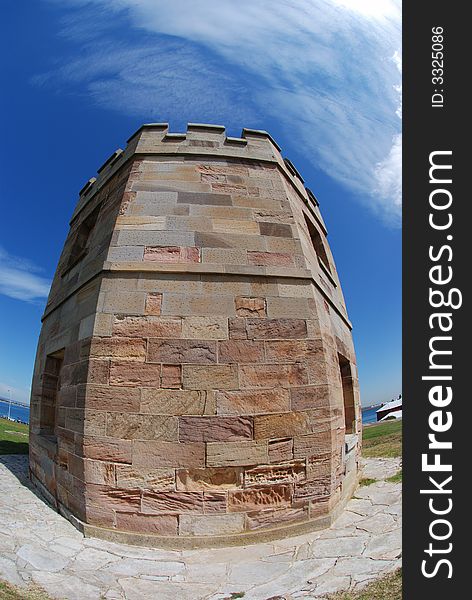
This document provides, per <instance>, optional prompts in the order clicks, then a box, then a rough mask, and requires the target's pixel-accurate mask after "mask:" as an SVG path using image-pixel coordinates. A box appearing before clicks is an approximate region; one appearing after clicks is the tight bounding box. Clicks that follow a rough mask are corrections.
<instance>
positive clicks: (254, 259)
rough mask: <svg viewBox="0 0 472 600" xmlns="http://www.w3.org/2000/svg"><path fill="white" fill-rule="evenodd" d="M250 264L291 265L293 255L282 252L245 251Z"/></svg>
mask: <svg viewBox="0 0 472 600" xmlns="http://www.w3.org/2000/svg"><path fill="white" fill-rule="evenodd" d="M247 255H248V256H247V258H248V262H249V264H250V265H264V266H270V267H274V266H277V267H278V266H280V267H293V266H294V261H293V256H292V255H291V254H288V253H284V252H254V251H250V252H248V253H247Z"/></svg>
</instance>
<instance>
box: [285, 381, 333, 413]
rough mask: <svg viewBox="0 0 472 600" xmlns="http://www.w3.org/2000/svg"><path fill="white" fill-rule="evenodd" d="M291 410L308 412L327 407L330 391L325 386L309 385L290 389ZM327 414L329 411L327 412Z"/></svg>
mask: <svg viewBox="0 0 472 600" xmlns="http://www.w3.org/2000/svg"><path fill="white" fill-rule="evenodd" d="M290 394H291V398H292V409H293V410H309V409H314V408H319V407H323V406H326V407H327V406H328V404H329V398H330V389H329V386H327V385H310V386H306V387H300V388H291V390H290ZM328 412H329V411H328Z"/></svg>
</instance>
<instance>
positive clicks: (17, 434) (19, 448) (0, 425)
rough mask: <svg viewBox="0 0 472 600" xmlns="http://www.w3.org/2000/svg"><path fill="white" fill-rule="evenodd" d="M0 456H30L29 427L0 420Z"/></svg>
mask: <svg viewBox="0 0 472 600" xmlns="http://www.w3.org/2000/svg"><path fill="white" fill-rule="evenodd" d="M0 454H28V425H23V424H22V423H15V422H13V421H8V419H0ZM0 598H1V596H0Z"/></svg>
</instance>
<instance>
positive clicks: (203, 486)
mask: <svg viewBox="0 0 472 600" xmlns="http://www.w3.org/2000/svg"><path fill="white" fill-rule="evenodd" d="M242 484H243V471H242V469H238V468H235V467H221V468H206V469H180V470H178V471H177V474H176V485H177V489H178V490H185V491H190V492H192V491H205V490H226V489H234V488H238V487H241V486H242Z"/></svg>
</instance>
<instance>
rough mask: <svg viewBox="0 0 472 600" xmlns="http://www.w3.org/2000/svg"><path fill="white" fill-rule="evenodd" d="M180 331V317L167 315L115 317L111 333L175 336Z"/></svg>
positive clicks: (147, 336)
mask: <svg viewBox="0 0 472 600" xmlns="http://www.w3.org/2000/svg"><path fill="white" fill-rule="evenodd" d="M181 333H182V321H181V319H175V318H169V317H152V316H150V317H126V316H123V317H122V316H120V317H115V321H114V323H113V334H114V335H122V336H126V337H140V338H154V337H156V338H177V337H180V335H181Z"/></svg>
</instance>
